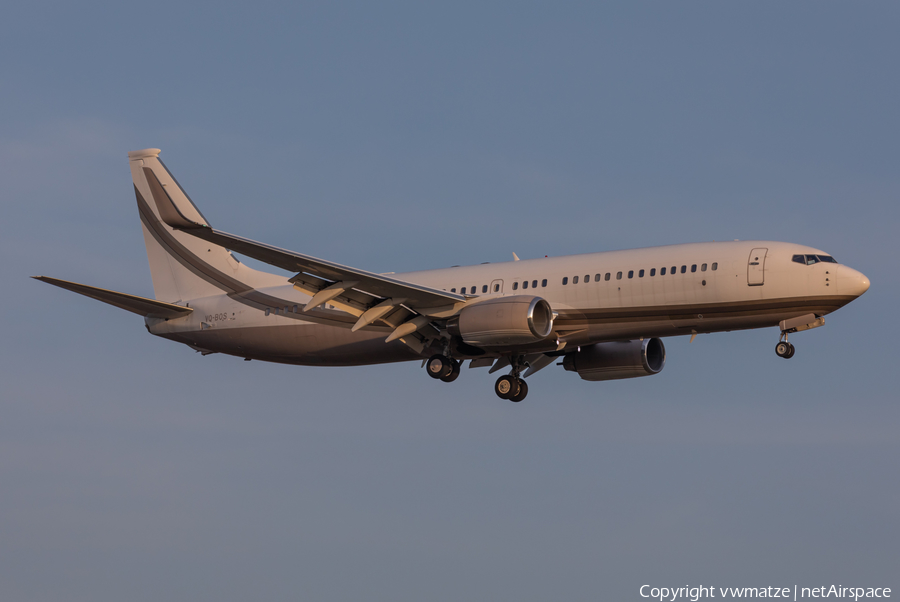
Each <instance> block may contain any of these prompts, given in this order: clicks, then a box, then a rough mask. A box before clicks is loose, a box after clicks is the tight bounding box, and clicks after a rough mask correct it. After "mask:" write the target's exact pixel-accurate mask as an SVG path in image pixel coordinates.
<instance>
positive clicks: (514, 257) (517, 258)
mask: <svg viewBox="0 0 900 602" xmlns="http://www.w3.org/2000/svg"><path fill="white" fill-rule="evenodd" d="M513 261H519V256H518V255H516V252H515V251H513Z"/></svg>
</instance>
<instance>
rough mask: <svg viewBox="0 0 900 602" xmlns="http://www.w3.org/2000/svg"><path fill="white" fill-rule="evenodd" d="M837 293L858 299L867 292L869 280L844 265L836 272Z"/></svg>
mask: <svg viewBox="0 0 900 602" xmlns="http://www.w3.org/2000/svg"><path fill="white" fill-rule="evenodd" d="M837 281H838V292H839V293H840V294H842V295H853V296H854V297H859V296H860V295H862V294H863V293H864V292H866V291H867V290H869V279H868V278H866V276H865V274H863V273H862V272H858V271H856V270H854V269H853V268H848V267H847V266H845V265H842V266H841V267H840V270H839V271H838V277H837Z"/></svg>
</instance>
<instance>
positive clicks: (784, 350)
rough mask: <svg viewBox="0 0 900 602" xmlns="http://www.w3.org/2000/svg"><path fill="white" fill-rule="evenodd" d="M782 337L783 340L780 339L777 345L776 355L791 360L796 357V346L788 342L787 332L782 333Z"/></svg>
mask: <svg viewBox="0 0 900 602" xmlns="http://www.w3.org/2000/svg"><path fill="white" fill-rule="evenodd" d="M781 338H782V340H780V341H778V344H777V345H775V355H777V356H778V357H783V358H784V359H786V360H789V359H791V358H792V357H794V351H795V349H794V346H793V345H791V344H790V343H788V340H787V333H786V332H782V333H781Z"/></svg>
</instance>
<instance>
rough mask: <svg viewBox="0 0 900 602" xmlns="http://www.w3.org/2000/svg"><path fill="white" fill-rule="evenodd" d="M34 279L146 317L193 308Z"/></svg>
mask: <svg viewBox="0 0 900 602" xmlns="http://www.w3.org/2000/svg"><path fill="white" fill-rule="evenodd" d="M32 278H34V279H35V280H40V281H41V282H46V283H47V284H52V285H53V286H58V287H59V288H64V289H66V290H67V291H72V292H73V293H78V294H79V295H84V296H85V297H90V298H91V299H96V300H97V301H103V302H104V303H108V304H109V305H113V306H115V307H118V308H119V309H124V310H126V311H130V312H131V313H135V314H138V315H139V316H145V317H148V318H166V319H170V318H183V317H184V316H186V315H188V314H190V313H191V312H192V311H194V310H193V309H191V308H190V307H182V306H180V305H175V304H174V303H166V302H165V301H157V300H156V299H148V298H146V297H139V296H137V295H129V294H128V293H119V292H116V291H111V290H107V289H105V288H97V287H96V286H88V285H87V284H78V283H77V282H69V281H68V280H60V279H58V278H50V277H48V276H32Z"/></svg>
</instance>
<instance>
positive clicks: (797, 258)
mask: <svg viewBox="0 0 900 602" xmlns="http://www.w3.org/2000/svg"><path fill="white" fill-rule="evenodd" d="M791 261H793V262H794V263H802V264H804V265H813V264H815V263H819V262H822V263H837V260H836V259H835V258H834V257H832V256H831V255H794V256H793V257H791Z"/></svg>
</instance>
